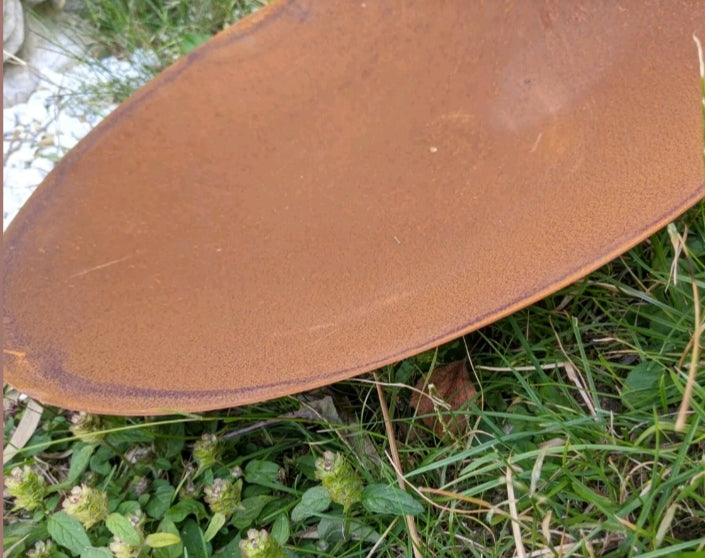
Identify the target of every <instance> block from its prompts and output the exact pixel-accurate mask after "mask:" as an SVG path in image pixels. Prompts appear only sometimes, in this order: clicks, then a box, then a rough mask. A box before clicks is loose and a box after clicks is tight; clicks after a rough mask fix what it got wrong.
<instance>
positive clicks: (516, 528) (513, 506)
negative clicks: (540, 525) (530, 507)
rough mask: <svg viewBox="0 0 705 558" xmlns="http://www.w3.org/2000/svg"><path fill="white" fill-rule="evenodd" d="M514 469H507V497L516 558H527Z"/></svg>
mask: <svg viewBox="0 0 705 558" xmlns="http://www.w3.org/2000/svg"><path fill="white" fill-rule="evenodd" d="M513 476H514V475H513V473H512V468H511V467H507V473H506V480H507V497H508V500H509V515H510V516H511V518H512V535H514V545H515V546H516V555H515V556H516V557H517V558H526V549H525V548H524V541H523V540H522V539H521V524H520V523H519V512H518V510H517V500H516V496H515V495H514V478H513Z"/></svg>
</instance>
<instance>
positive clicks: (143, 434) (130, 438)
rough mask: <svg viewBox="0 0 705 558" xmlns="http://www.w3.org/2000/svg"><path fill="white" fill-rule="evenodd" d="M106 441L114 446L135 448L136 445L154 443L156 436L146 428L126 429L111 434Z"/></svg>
mask: <svg viewBox="0 0 705 558" xmlns="http://www.w3.org/2000/svg"><path fill="white" fill-rule="evenodd" d="M106 439H107V440H108V442H110V443H111V444H112V445H114V446H117V445H120V444H129V445H131V446H133V445H135V444H147V443H150V442H152V441H154V434H152V433H151V432H150V431H149V430H147V429H146V428H126V429H125V430H119V431H118V432H111V433H110V434H108V436H107V437H106Z"/></svg>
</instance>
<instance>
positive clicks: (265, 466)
mask: <svg viewBox="0 0 705 558" xmlns="http://www.w3.org/2000/svg"><path fill="white" fill-rule="evenodd" d="M279 469H280V467H279V465H277V464H276V463H273V462H271V461H260V460H258V459H253V460H252V461H250V462H249V463H248V464H247V466H246V467H245V480H246V481H247V482H249V483H250V484H259V485H261V486H267V487H271V486H272V485H278V484H281V483H280V482H279Z"/></svg>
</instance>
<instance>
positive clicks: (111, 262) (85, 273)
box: [69, 256, 132, 279]
mask: <svg viewBox="0 0 705 558" xmlns="http://www.w3.org/2000/svg"><path fill="white" fill-rule="evenodd" d="M131 257H132V256H125V257H124V258H119V259H117V260H111V261H109V262H106V263H104V264H100V265H96V266H94V267H89V268H87V269H83V270H81V271H79V272H77V273H74V274H73V275H71V276H70V277H69V279H73V278H74V277H81V276H82V275H87V274H89V273H92V272H93V271H98V270H99V269H105V268H106V267H110V266H111V265H115V264H117V263H120V262H124V261H125V260H129V259H130V258H131Z"/></svg>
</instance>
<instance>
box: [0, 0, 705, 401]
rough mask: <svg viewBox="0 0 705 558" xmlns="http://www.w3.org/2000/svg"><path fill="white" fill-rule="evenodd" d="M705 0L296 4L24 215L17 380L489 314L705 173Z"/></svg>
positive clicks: (372, 340) (313, 373)
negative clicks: (702, 72) (702, 75)
mask: <svg viewBox="0 0 705 558" xmlns="http://www.w3.org/2000/svg"><path fill="white" fill-rule="evenodd" d="M694 33H696V34H699V36H700V38H701V39H705V3H701V2H678V1H675V0H664V1H663V2H649V3H647V2H644V1H643V0H630V1H624V2H619V3H617V2H613V1H612V0H608V1H604V2H600V1H591V2H584V3H580V4H579V3H577V2H541V1H533V2H532V1H525V2H468V1H466V0H455V1H453V0H446V1H444V2H425V1H419V2H414V1H410V0H409V1H396V2H388V1H384V2H380V1H374V0H364V1H357V2H352V1H349V0H335V1H334V0H319V1H314V0H310V1H300V2H294V1H291V2H278V3H275V4H273V5H271V6H270V7H268V8H266V9H265V10H263V11H262V12H261V13H259V14H258V15H256V16H255V17H253V18H250V19H247V20H245V21H243V22H242V23H239V24H238V25H235V26H234V27H233V28H231V29H229V30H227V31H225V32H224V33H221V34H220V35H219V36H217V37H216V38H214V39H213V40H211V41H210V42H208V43H207V44H206V45H205V46H203V47H202V48H200V49H198V50H197V51H195V52H194V53H192V54H191V55H190V56H188V57H186V58H185V59H183V60H181V61H179V62H177V63H176V64H175V65H174V66H173V67H171V68H170V69H168V70H167V71H166V72H164V73H163V74H162V75H161V76H159V77H158V78H157V79H156V80H154V81H153V82H152V83H150V84H148V85H147V86H146V87H144V88H143V89H142V90H140V91H139V92H138V93H137V94H136V95H134V96H133V97H132V98H131V99H130V100H129V101H128V102H126V103H125V104H124V105H123V106H121V107H120V108H119V109H118V110H117V111H116V112H115V113H114V114H113V115H111V116H110V117H109V118H108V119H107V120H106V121H105V122H103V123H102V124H101V125H100V126H99V127H98V128H97V129H96V130H95V131H94V132H93V133H92V134H90V136H88V137H87V138H86V139H85V140H84V141H83V142H81V143H80V145H79V146H78V147H77V148H76V149H74V150H73V151H72V152H71V153H70V154H69V155H68V156H67V157H66V158H65V160H63V161H62V162H61V164H60V165H59V166H58V167H57V169H56V170H55V171H54V172H53V173H52V174H51V175H50V176H49V177H48V178H47V179H46V180H45V182H44V183H43V184H42V186H41V187H40V188H39V189H38V190H37V192H36V193H35V194H34V195H33V196H32V198H31V199H30V201H29V202H28V203H27V205H26V207H25V208H24V209H23V210H22V212H21V213H20V215H19V216H18V217H17V219H16V220H15V221H14V222H13V223H12V225H11V226H10V228H9V230H8V231H7V235H6V237H5V240H4V249H5V251H4V281H5V305H4V330H5V341H4V343H5V345H4V346H5V373H6V376H5V378H6V380H7V381H8V382H10V383H11V384H13V385H15V386H16V387H18V388H19V389H21V390H24V391H26V392H27V393H29V394H31V395H32V396H34V397H37V398H39V399H40V400H42V401H45V402H47V403H51V404H55V405H59V406H62V407H68V408H73V409H84V410H90V411H94V412H101V413H122V414H143V413H149V414H152V413H159V412H166V411H168V410H169V409H179V410H184V411H201V410H205V409H214V408H219V407H226V406H233V405H241V404H245V403H251V402H255V401H260V400H263V399H267V398H272V397H276V396H281V395H285V394H290V393H294V392H298V391H302V390H305V389H309V388H313V387H316V386H320V385H323V384H327V383H330V382H334V381H336V380H341V379H343V378H349V377H351V376H354V375H356V374H360V373H362V372H365V371H368V370H370V369H373V368H375V367H378V366H380V365H383V364H385V363H389V362H392V361H395V360H397V359H400V358H403V357H405V356H408V355H411V354H414V353H416V352H419V351H421V350H424V349H426V348H428V347H431V346H434V345H436V344H438V343H441V342H443V341H447V340H449V339H452V338H455V337H457V336H459V335H461V334H463V333H465V332H468V331H471V330H473V329H476V328H478V327H480V326H483V325H485V324H488V323H490V322H492V321H493V320H496V319H498V318H500V317H502V316H506V315H508V314H510V313H511V312H514V311H515V310H517V309H519V308H521V307H524V306H526V305H528V304H530V303H532V302H534V301H537V300H539V299H540V298H542V297H544V296H546V295H547V294H549V293H551V292H552V291H555V290H556V289H558V288H560V287H562V286H564V285H567V284H569V283H570V282H572V281H575V280H576V279H578V278H579V277H582V276H584V275H585V274H586V273H588V272H590V271H591V270H594V269H595V268H597V267H598V266H600V265H602V264H604V263H605V262H607V261H609V260H610V259H612V258H614V257H615V256H617V255H618V254H620V253H621V252H623V251H624V250H626V249H628V248H629V247H631V246H633V245H634V244H636V243H637V242H639V241H641V240H643V239H645V238H646V237H647V236H648V235H650V234H651V233H653V232H654V231H656V230H657V229H659V228H660V227H662V226H664V225H665V224H666V223H668V222H669V221H670V220H671V219H673V218H674V217H676V216H677V215H678V214H680V213H681V212H682V211H684V210H685V209H686V208H688V207H689V206H691V205H692V204H694V203H695V202H696V201H697V200H699V199H700V198H701V197H702V196H703V192H704V191H703V165H702V158H703V157H702V153H703V133H702V105H701V98H700V94H701V91H700V82H699V70H698V57H697V50H696V45H695V42H694V40H693V34H694Z"/></svg>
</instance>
